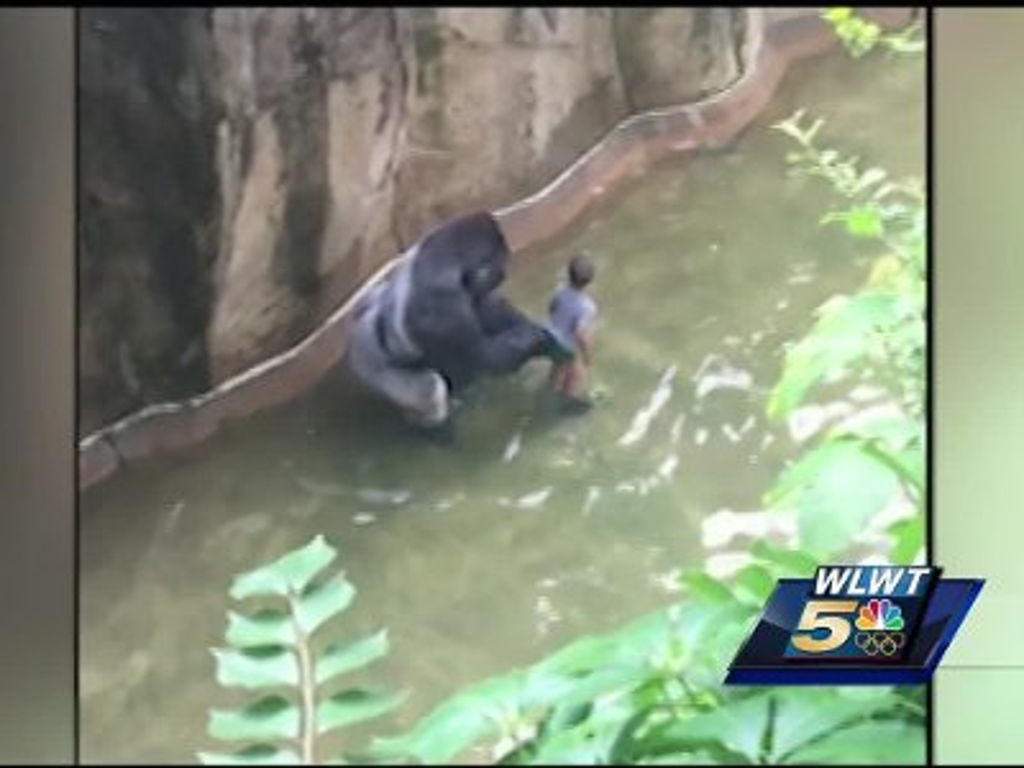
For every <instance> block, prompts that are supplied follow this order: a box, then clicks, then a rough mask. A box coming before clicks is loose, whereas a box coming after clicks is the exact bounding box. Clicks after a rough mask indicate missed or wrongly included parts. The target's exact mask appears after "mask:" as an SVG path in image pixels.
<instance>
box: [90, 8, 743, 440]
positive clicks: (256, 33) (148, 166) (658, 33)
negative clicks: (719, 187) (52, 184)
mask: <svg viewBox="0 0 1024 768" xmlns="http://www.w3.org/2000/svg"><path fill="white" fill-rule="evenodd" d="M744 18H745V12H743V11H738V10H733V9H728V8H698V9H688V8H671V9H653V10H648V9H632V8H628V9H608V8H439V9H433V8H416V9H411V8H410V9H386V8H348V9H343V8H338V9H328V8H318V9H303V8H278V9H249V8H218V9H192V10H181V9H173V10H172V9H148V10H134V9H127V10H125V9H113V10H99V9H83V10H82V12H81V14H80V20H81V29H80V35H81V44H80V69H79V72H80V94H81V95H80V108H81V112H80V114H81V123H80V125H81V130H80V139H81V147H80V155H79V156H80V161H81V168H80V177H79V178H80V200H81V222H82V228H81V233H80V240H81V245H80V251H79V256H80V283H79V284H80V299H79V310H80V323H81V331H80V390H79V392H80V425H81V427H80V428H81V431H82V433H83V434H84V433H88V432H91V431H93V430H95V429H96V428H98V427H99V426H101V425H103V424H106V423H109V422H111V421H113V420H115V419H117V418H119V417H121V416H123V415H125V414H127V413H129V412H132V411H135V410H137V409H138V408H140V407H141V406H143V405H146V404H151V403H156V402H162V401H166V400H176V399H181V398H183V397H185V396H189V395H194V394H197V393H199V392H201V391H204V390H206V389H208V388H210V387H212V386H214V385H216V384H217V383H218V382H221V381H223V380H225V379H226V378H228V377H230V376H232V375H233V374H236V373H238V372H239V371H242V370H244V369H246V368H248V367H249V366H251V365H253V364H255V363H257V362H259V361H261V360H263V359H265V358H267V357H268V356H270V355H273V354H275V353H278V352H281V351H282V350H284V349H286V348H288V347H289V346H291V345H292V344H294V343H295V342H296V341H297V340H299V339H300V338H301V337H302V336H304V335H305V334H306V333H308V332H309V331H310V330H311V329H312V328H313V327H315V326H316V324H317V323H319V322H321V321H322V320H323V319H324V318H325V317H326V316H327V315H328V314H329V312H330V311H331V310H332V309H333V308H335V307H337V306H338V305H339V304H340V303H341V302H342V301H343V300H344V298H345V297H346V296H348V295H350V294H351V293H352V291H353V290H354V289H355V288H356V287H357V286H358V285H359V283H360V282H361V281H362V280H363V279H365V278H366V277H367V276H368V275H369V274H371V273H372V272H373V271H374V270H375V269H376V268H377V267H378V266H379V265H380V264H382V263H384V262H385V261H387V260H388V259H389V258H391V257H392V256H393V255H394V253H395V252H396V251H397V250H399V249H401V248H402V246H404V245H407V244H409V243H410V242H412V241H413V240H415V239H416V238H418V237H419V236H420V235H421V234H422V233H423V231H424V230H425V229H426V228H427V227H429V226H431V225H432V224H434V223H436V222H437V221H440V220H441V219H443V218H445V217H448V216H450V215H454V214H456V213H459V212H462V211H464V210H466V209H468V208H470V207H486V208H491V209H494V208H497V207H500V206H502V205H506V204H508V203H510V202H512V201H514V200H516V199H518V198H520V197H522V196H523V195H525V194H528V193H530V192H532V191H534V190H536V189H539V188H540V187H542V186H543V185H544V184H546V183H548V182H549V181H550V180H551V179H552V178H554V177H555V176H556V175H557V174H558V173H559V172H560V171H561V170H562V169H564V168H565V167H566V166H568V165H569V164H570V163H571V162H572V161H573V160H574V159H575V158H576V157H578V156H579V155H580V154H581V153H582V152H583V151H585V150H586V149H587V148H588V147H590V146H591V145H593V144H594V142H595V141H596V140H597V139H599V138H600V137H601V136H602V135H604V134H605V133H606V132H607V131H608V130H609V129H610V128H611V127H612V126H613V125H615V124H616V123H617V122H618V121H619V120H621V119H622V118H623V117H624V116H626V115H627V114H629V113H630V112H631V111H632V110H637V109H646V108H648V107H650V106H661V105H664V104H672V103H677V102H680V101H685V100H687V99H692V98H695V97H697V96H700V95H705V94H708V93H713V92H716V91H719V90H721V89H723V88H725V87H727V86H728V85H729V84H730V83H731V82H733V81H734V80H735V79H736V78H737V77H738V76H739V74H740V71H741V69H742V60H741V56H740V47H741V42H742V39H743V34H744Z"/></svg>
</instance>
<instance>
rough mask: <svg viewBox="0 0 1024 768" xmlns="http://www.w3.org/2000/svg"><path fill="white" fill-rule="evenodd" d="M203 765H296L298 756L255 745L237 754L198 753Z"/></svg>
mask: <svg viewBox="0 0 1024 768" xmlns="http://www.w3.org/2000/svg"><path fill="white" fill-rule="evenodd" d="M199 762H200V763H202V764H203V765H298V763H299V755H298V754H297V753H296V752H293V751H292V750H290V749H278V748H277V747H273V746H270V745H269V744H256V745H254V746H251V747H246V748H245V749H241V750H239V751H237V752H231V753H215V752H200V753H199Z"/></svg>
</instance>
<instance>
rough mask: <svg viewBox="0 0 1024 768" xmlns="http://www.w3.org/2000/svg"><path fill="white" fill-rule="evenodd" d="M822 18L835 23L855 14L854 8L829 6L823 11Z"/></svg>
mask: <svg viewBox="0 0 1024 768" xmlns="http://www.w3.org/2000/svg"><path fill="white" fill-rule="evenodd" d="M821 15H822V18H824V19H825V20H826V21H830V22H832V23H834V24H838V23H839V22H842V21H847V20H848V19H850V17H852V16H853V8H829V9H827V10H824V11H822V12H821Z"/></svg>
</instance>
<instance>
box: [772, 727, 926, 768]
mask: <svg viewBox="0 0 1024 768" xmlns="http://www.w3.org/2000/svg"><path fill="white" fill-rule="evenodd" d="M786 762H787V763H790V764H801V765H924V762H925V730H924V728H923V727H920V726H911V725H907V724H906V723H903V722H899V721H892V720H890V721H878V722H867V723H863V724H861V725H855V726H853V727H851V728H846V729H844V730H841V731H838V732H837V733H834V734H830V735H829V736H826V737H825V738H823V739H822V740H821V741H818V742H815V743H814V744H811V745H809V746H806V747H804V748H802V749H800V750H798V751H796V752H794V753H793V754H792V755H790V756H789V759H788V760H787V761H786Z"/></svg>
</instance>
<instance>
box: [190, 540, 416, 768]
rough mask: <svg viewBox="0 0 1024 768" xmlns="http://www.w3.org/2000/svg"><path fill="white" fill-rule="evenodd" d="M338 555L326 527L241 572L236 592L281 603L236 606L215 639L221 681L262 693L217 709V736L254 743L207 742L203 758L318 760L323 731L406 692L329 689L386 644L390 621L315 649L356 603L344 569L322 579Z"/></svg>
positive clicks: (212, 727) (390, 704) (387, 707)
mask: <svg viewBox="0 0 1024 768" xmlns="http://www.w3.org/2000/svg"><path fill="white" fill-rule="evenodd" d="M336 555H337V553H336V551H335V550H334V549H333V548H332V547H331V546H330V545H328V544H327V543H326V542H325V541H324V539H323V537H322V536H318V537H316V538H315V539H313V540H312V541H311V542H310V543H308V544H307V545H305V546H304V547H301V548H299V549H296V550H294V551H292V552H289V553H287V554H285V555H284V556H283V557H281V558H279V559H278V560H276V561H275V562H273V563H271V564H269V565H266V566H263V567H260V568H257V569H255V570H253V571H250V572H248V573H245V574H242V575H240V576H238V577H236V578H235V580H234V584H233V585H232V587H231V591H230V594H231V597H232V598H233V599H235V600H239V601H245V600H258V601H262V602H266V601H271V602H273V603H276V605H275V606H274V607H264V608H260V609H259V610H254V611H252V612H249V613H236V612H234V611H229V612H228V622H227V624H228V626H227V633H226V636H225V639H226V643H227V646H226V647H224V648H214V649H211V653H212V654H213V657H214V659H215V661H216V668H217V682H218V683H220V684H221V685H222V686H226V687H230V688H241V689H243V690H246V691H254V692H258V694H257V695H259V698H257V699H256V700H255V701H252V702H251V703H249V704H248V705H246V706H244V707H243V708H241V709H234V710H221V709H214V710H211V711H210V715H209V724H208V730H209V734H210V736H212V737H213V738H214V739H218V740H220V741H227V742H236V743H237V742H243V743H247V744H246V746H244V747H243V748H241V749H240V750H237V751H235V752H232V753H211V752H201V753H200V754H199V759H200V760H201V761H202V762H203V763H206V764H216V765H271V764H273V765H288V764H296V763H301V764H304V765H312V764H315V763H316V762H317V740H318V738H319V737H320V736H323V735H324V734H327V733H329V732H332V731H335V730H337V729H341V728H345V727H347V726H350V725H354V724H355V723H359V722H362V721H364V720H369V719H371V718H375V717H378V716H380V715H383V714H385V713H387V712H390V711H391V710H393V709H394V708H396V707H397V706H399V705H400V704H401V703H402V702H403V701H404V699H405V694H404V693H399V694H389V693H384V692H380V691H374V690H367V689H363V688H347V689H342V690H333V691H332V692H329V691H328V690H327V689H328V686H329V685H331V684H333V683H334V682H335V681H336V680H337V678H339V677H341V676H342V675H344V674H346V673H349V672H353V671H355V670H357V669H361V668H363V667H365V666H366V665H368V664H370V663H371V662H373V661H375V660H377V659H379V658H381V657H382V656H384V655H385V654H386V653H387V652H388V638H387V633H386V632H385V631H380V632H377V633H376V634H373V635H370V636H368V637H364V638H361V639H359V640H356V641H354V642H348V643H331V644H328V645H327V646H326V647H325V648H324V649H323V651H322V652H320V653H317V652H316V648H315V646H314V642H313V641H314V635H316V634H317V633H318V632H319V631H320V630H322V629H323V627H324V626H325V624H326V623H327V622H328V621H330V620H331V619H332V618H334V617H336V616H338V615H339V614H341V613H343V612H344V611H345V610H346V609H348V607H349V606H350V605H351V604H352V600H353V599H354V597H355V594H356V592H355V588H354V587H353V586H352V585H351V584H350V583H349V582H348V581H347V580H346V579H345V576H344V574H342V573H338V574H335V575H334V576H331V577H329V578H321V579H319V580H317V576H318V575H320V574H321V572H322V571H324V569H326V568H327V566H329V565H330V564H331V563H332V562H333V561H334V559H335V557H336ZM336 762H343V760H337V761H336Z"/></svg>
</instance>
